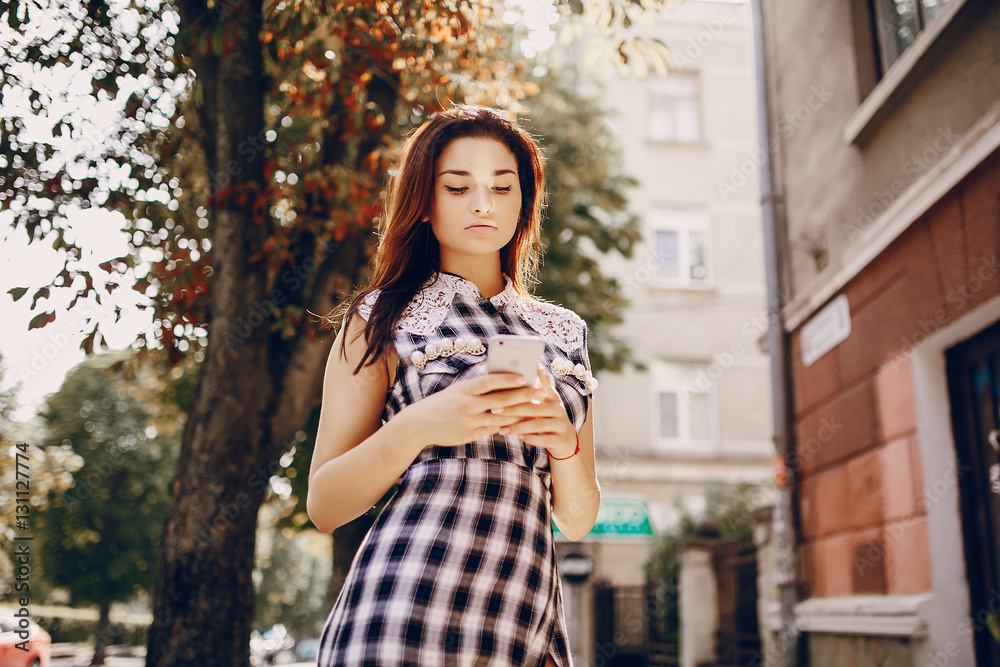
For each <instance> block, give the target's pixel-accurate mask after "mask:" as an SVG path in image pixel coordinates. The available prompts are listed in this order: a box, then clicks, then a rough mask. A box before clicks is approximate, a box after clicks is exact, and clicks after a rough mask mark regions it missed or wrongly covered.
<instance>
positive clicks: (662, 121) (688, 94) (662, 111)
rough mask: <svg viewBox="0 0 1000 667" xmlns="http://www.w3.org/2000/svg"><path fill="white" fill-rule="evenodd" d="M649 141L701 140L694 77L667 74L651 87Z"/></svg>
mask: <svg viewBox="0 0 1000 667" xmlns="http://www.w3.org/2000/svg"><path fill="white" fill-rule="evenodd" d="M648 132H649V139H650V140H651V141H674V142H677V143H685V144H692V143H696V142H698V141H700V140H701V111H700V108H699V104H698V76H697V75H695V74H691V73H688V72H671V73H670V74H669V75H668V76H667V78H666V79H664V80H663V81H661V82H658V83H657V84H656V85H655V86H653V87H652V88H651V97H650V109H649V128H648Z"/></svg>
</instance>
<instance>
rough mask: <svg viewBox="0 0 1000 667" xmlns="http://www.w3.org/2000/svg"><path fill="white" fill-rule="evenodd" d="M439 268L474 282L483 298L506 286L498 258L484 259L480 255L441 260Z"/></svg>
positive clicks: (489, 296) (491, 295) (498, 291)
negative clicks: (494, 259) (458, 259)
mask: <svg viewBox="0 0 1000 667" xmlns="http://www.w3.org/2000/svg"><path fill="white" fill-rule="evenodd" d="M441 270H442V271H446V272H447V273H454V274H455V275H457V276H462V277H463V278H465V279H466V280H470V281H472V282H473V283H475V285H476V287H478V288H479V291H480V293H482V295H483V297H484V298H487V299H489V298H491V297H494V296H496V295H497V294H499V293H500V292H502V291H503V290H504V288H505V287H506V286H507V283H506V282H505V281H504V277H503V271H501V270H500V258H499V257H497V259H496V262H490V261H484V260H483V258H482V257H472V256H470V257H469V260H468V261H451V262H442V264H441Z"/></svg>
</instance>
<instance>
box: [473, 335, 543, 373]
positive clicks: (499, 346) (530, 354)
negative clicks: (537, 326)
mask: <svg viewBox="0 0 1000 667" xmlns="http://www.w3.org/2000/svg"><path fill="white" fill-rule="evenodd" d="M544 351H545V340H544V339H543V338H542V337H541V336H507V335H500V336H493V337H492V338H490V341H489V346H488V347H487V351H486V372H487V373H519V374H521V375H523V376H524V377H525V379H526V380H528V382H531V381H532V379H533V378H534V377H535V375H536V374H537V373H538V364H540V363H541V362H542V352H544Z"/></svg>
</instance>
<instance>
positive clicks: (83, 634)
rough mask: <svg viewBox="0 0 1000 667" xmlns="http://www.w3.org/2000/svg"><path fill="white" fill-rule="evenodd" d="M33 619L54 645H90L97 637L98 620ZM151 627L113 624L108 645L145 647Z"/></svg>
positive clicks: (59, 617) (33, 617)
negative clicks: (66, 643)
mask: <svg viewBox="0 0 1000 667" xmlns="http://www.w3.org/2000/svg"><path fill="white" fill-rule="evenodd" d="M32 619H33V620H34V621H35V622H36V623H38V625H40V626H41V627H42V628H44V629H45V630H46V631H47V632H48V633H49V634H50V635H51V636H52V643H53V644H58V643H64V642H71V643H89V644H93V643H94V641H95V639H96V637H97V619H96V618H93V619H88V618H72V617H67V616H45V615H35V614H32ZM148 629H149V626H148V625H146V624H139V623H116V622H113V621H112V623H111V627H110V628H109V632H110V636H109V637H108V644H109V645H114V644H124V645H126V646H145V644H146V632H147V630H148Z"/></svg>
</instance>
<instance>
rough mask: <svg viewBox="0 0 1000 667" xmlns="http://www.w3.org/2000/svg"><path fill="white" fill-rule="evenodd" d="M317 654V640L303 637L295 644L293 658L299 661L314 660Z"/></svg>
mask: <svg viewBox="0 0 1000 667" xmlns="http://www.w3.org/2000/svg"><path fill="white" fill-rule="evenodd" d="M318 656H319V640H318V639H315V638H311V639H303V640H301V641H299V642H298V643H297V644H295V659H296V660H298V661H299V662H306V661H308V660H315V659H316V658H317V657H318Z"/></svg>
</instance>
